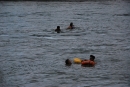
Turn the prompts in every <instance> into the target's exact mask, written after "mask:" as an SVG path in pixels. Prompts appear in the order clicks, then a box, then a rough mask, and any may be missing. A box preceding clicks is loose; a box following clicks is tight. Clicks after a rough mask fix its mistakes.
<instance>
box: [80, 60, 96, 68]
mask: <svg viewBox="0 0 130 87" xmlns="http://www.w3.org/2000/svg"><path fill="white" fill-rule="evenodd" d="M81 65H82V66H90V67H92V66H94V65H95V62H94V61H91V60H84V61H82V62H81Z"/></svg>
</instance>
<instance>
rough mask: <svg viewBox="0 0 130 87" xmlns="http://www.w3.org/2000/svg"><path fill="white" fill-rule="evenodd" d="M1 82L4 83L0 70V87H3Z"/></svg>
mask: <svg viewBox="0 0 130 87" xmlns="http://www.w3.org/2000/svg"><path fill="white" fill-rule="evenodd" d="M3 84H4V78H3V73H2V71H1V70H0V87H3Z"/></svg>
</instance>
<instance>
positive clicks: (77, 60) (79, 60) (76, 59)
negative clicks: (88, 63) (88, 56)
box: [73, 58, 81, 64]
mask: <svg viewBox="0 0 130 87" xmlns="http://www.w3.org/2000/svg"><path fill="white" fill-rule="evenodd" d="M73 62H74V63H76V64H81V59H80V58H74V60H73Z"/></svg>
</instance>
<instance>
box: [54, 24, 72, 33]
mask: <svg viewBox="0 0 130 87" xmlns="http://www.w3.org/2000/svg"><path fill="white" fill-rule="evenodd" d="M67 29H74V25H73V23H72V22H71V23H70V25H69V27H68V28H67ZM55 32H57V33H60V32H61V29H60V26H57V28H56V29H55Z"/></svg>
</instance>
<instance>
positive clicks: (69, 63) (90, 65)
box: [65, 55, 95, 67]
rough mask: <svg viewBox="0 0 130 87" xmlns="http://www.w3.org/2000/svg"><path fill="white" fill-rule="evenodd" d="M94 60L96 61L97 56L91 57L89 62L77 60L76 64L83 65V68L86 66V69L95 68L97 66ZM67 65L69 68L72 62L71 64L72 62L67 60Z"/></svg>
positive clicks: (75, 60)
mask: <svg viewBox="0 0 130 87" xmlns="http://www.w3.org/2000/svg"><path fill="white" fill-rule="evenodd" d="M94 59H95V56H93V55H90V59H89V60H86V59H84V60H81V59H80V58H75V59H74V63H78V64H81V65H82V66H86V67H93V66H94V65H95V62H94ZM65 64H66V65H67V66H70V65H71V64H72V62H71V60H69V59H66V60H65Z"/></svg>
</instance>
